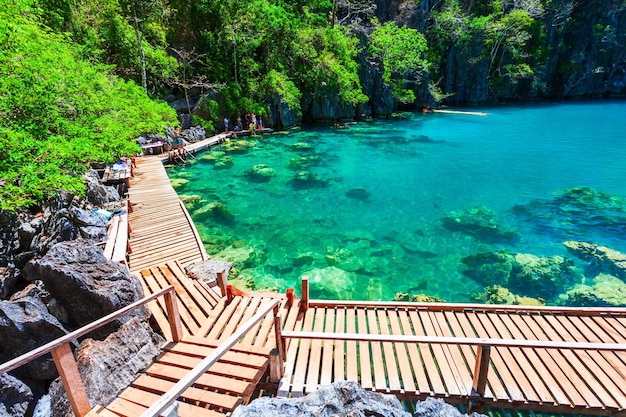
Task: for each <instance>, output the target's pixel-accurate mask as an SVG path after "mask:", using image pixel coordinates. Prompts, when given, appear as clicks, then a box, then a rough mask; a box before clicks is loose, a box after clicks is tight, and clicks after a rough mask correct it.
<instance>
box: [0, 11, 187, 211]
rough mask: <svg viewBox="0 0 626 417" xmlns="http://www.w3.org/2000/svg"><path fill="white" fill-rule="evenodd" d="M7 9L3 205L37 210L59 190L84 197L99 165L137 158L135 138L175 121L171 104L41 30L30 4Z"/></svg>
mask: <svg viewBox="0 0 626 417" xmlns="http://www.w3.org/2000/svg"><path fill="white" fill-rule="evenodd" d="M4 3H5V4H3V5H2V8H1V9H0V97H1V100H0V114H1V115H2V119H1V122H0V181H1V182H2V187H0V199H1V206H2V208H3V209H7V208H8V209H14V208H16V207H28V206H33V205H35V204H36V203H37V202H39V201H41V200H43V199H45V198H46V197H48V196H49V195H51V193H54V192H55V191H56V190H60V189H63V190H69V191H73V192H77V193H80V192H82V190H83V188H84V181H83V179H82V177H81V175H80V174H82V173H83V172H85V170H86V168H87V167H88V166H89V164H90V163H92V162H113V161H114V160H115V158H117V157H120V156H130V155H133V154H134V153H136V152H137V150H138V148H137V145H136V143H135V139H136V137H137V136H138V135H140V134H142V133H145V132H154V131H163V130H164V128H165V127H166V126H167V125H168V124H172V123H175V120H176V119H175V113H174V111H173V110H172V109H171V108H170V107H168V106H167V105H166V104H164V103H163V104H160V103H158V102H156V101H153V100H150V99H149V98H148V97H147V96H146V95H145V93H144V92H143V91H142V89H141V88H140V87H138V86H137V85H136V84H135V83H133V82H132V81H131V82H129V81H124V80H123V79H121V78H118V77H116V76H114V75H112V74H111V70H112V68H111V67H108V66H105V65H102V64H91V63H89V62H88V61H86V60H82V59H80V58H79V56H78V55H79V53H78V51H76V49H75V48H74V47H73V45H72V44H71V43H69V42H68V41H67V39H65V38H64V37H62V36H60V35H56V34H54V33H51V32H50V31H49V30H47V29H45V28H43V27H41V26H40V25H39V24H38V21H39V18H38V16H39V13H40V10H38V9H35V8H32V7H30V5H29V4H28V3H27V2H10V3H7V2H4Z"/></svg>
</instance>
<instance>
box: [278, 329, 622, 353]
mask: <svg viewBox="0 0 626 417" xmlns="http://www.w3.org/2000/svg"><path fill="white" fill-rule="evenodd" d="M282 335H283V337H284V338H291V339H318V340H356V341H361V342H368V341H371V342H398V343H438V344H442V345H491V346H502V347H519V348H544V349H575V350H606V351H616V352H626V343H588V342H553V341H549V340H516V339H488V338H472V337H442V336H404V335H381V334H358V333H323V332H294V331H286V330H283V332H282Z"/></svg>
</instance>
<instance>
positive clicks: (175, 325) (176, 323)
mask: <svg viewBox="0 0 626 417" xmlns="http://www.w3.org/2000/svg"><path fill="white" fill-rule="evenodd" d="M165 308H166V310H167V321H168V322H169V324H170V330H171V332H172V340H173V341H174V342H179V341H181V340H182V338H183V326H182V324H181V321H180V313H179V312H178V303H177V302H176V290H174V287H170V291H168V292H166V293H165Z"/></svg>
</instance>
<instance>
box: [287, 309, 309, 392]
mask: <svg viewBox="0 0 626 417" xmlns="http://www.w3.org/2000/svg"><path fill="white" fill-rule="evenodd" d="M314 318H315V309H312V308H310V309H308V310H306V312H305V315H304V323H303V324H302V330H303V331H308V330H312V329H313V320H314ZM293 345H296V343H293ZM297 345H299V346H298V355H297V357H296V358H295V363H296V365H295V370H294V372H293V382H292V385H291V395H292V396H296V397H301V396H303V395H304V389H305V381H306V376H307V372H306V370H307V367H308V363H309V354H310V346H311V341H310V340H300V341H299V343H297Z"/></svg>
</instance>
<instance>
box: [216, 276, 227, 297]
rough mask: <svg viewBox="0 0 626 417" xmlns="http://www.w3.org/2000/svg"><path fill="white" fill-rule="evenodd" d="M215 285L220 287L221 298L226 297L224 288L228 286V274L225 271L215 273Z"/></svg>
mask: <svg viewBox="0 0 626 417" xmlns="http://www.w3.org/2000/svg"><path fill="white" fill-rule="evenodd" d="M217 285H218V287H220V291H221V293H222V297H226V287H227V286H228V272H226V270H223V271H221V272H218V273H217Z"/></svg>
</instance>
